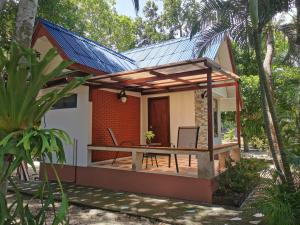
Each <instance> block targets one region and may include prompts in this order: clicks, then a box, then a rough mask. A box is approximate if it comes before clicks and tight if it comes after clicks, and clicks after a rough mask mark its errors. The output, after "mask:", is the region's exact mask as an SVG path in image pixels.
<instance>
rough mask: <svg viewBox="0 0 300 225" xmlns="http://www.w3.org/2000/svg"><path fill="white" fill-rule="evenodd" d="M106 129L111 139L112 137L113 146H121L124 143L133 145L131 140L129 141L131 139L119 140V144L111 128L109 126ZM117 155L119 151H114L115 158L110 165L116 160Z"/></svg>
mask: <svg viewBox="0 0 300 225" xmlns="http://www.w3.org/2000/svg"><path fill="white" fill-rule="evenodd" d="M107 130H108V132H109V134H110V137H111V139H112V141H113V143H114V145H115V146H122V145H124V144H125V143H129V144H130V145H134V144H133V142H131V141H123V142H121V143H120V144H119V143H118V141H117V139H116V136H115V134H114V132H113V130H112V129H111V128H107ZM118 156H119V152H116V155H115V158H114V160H113V161H112V163H111V164H112V165H113V164H114V163H115V162H116V160H117V158H118Z"/></svg>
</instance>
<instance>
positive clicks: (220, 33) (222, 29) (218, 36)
mask: <svg viewBox="0 0 300 225" xmlns="http://www.w3.org/2000/svg"><path fill="white" fill-rule="evenodd" d="M228 31H229V26H224V24H214V25H212V26H211V27H209V28H207V29H206V30H204V31H203V32H201V33H200V35H199V39H198V43H197V54H198V56H200V55H203V53H204V52H205V51H206V50H207V49H208V48H210V47H212V46H213V45H215V44H217V43H221V42H222V41H223V40H224V38H225V36H226V34H227V33H228Z"/></svg>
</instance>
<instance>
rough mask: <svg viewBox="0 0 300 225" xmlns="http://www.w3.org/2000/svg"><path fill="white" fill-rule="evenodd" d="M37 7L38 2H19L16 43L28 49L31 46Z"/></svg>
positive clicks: (34, 0)
mask: <svg viewBox="0 0 300 225" xmlns="http://www.w3.org/2000/svg"><path fill="white" fill-rule="evenodd" d="M37 7H38V0H20V2H19V7H18V13H17V21H16V32H15V41H16V42H17V43H19V44H21V45H22V46H24V47H26V48H30V46H31V38H32V34H33V27H34V21H35V16H36V13H37Z"/></svg>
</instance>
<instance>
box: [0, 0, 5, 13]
mask: <svg viewBox="0 0 300 225" xmlns="http://www.w3.org/2000/svg"><path fill="white" fill-rule="evenodd" d="M5 3H6V0H0V11H1V10H2V9H3V7H4V4H5Z"/></svg>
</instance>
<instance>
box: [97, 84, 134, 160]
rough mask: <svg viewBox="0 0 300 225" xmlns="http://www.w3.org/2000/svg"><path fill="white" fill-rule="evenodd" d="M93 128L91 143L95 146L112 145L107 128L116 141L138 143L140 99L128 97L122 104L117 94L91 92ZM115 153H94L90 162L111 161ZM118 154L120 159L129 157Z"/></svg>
mask: <svg viewBox="0 0 300 225" xmlns="http://www.w3.org/2000/svg"><path fill="white" fill-rule="evenodd" d="M92 105H93V114H92V118H93V126H92V142H93V144H95V145H113V142H112V140H111V137H110V135H109V132H108V130H107V128H112V130H113V132H114V134H115V136H116V139H117V141H118V142H119V144H120V143H122V142H123V141H131V142H133V143H134V144H139V143H140V98H138V97H133V96H128V99H127V102H126V103H122V102H121V101H120V100H119V99H118V98H117V93H115V92H109V91H103V90H97V89H94V90H92ZM115 154H116V153H115V152H104V151H102V152H96V151H94V152H93V154H92V161H101V160H107V159H112V158H113V157H114V156H115ZM129 155H130V154H128V153H121V152H120V153H119V156H120V157H125V156H129Z"/></svg>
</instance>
